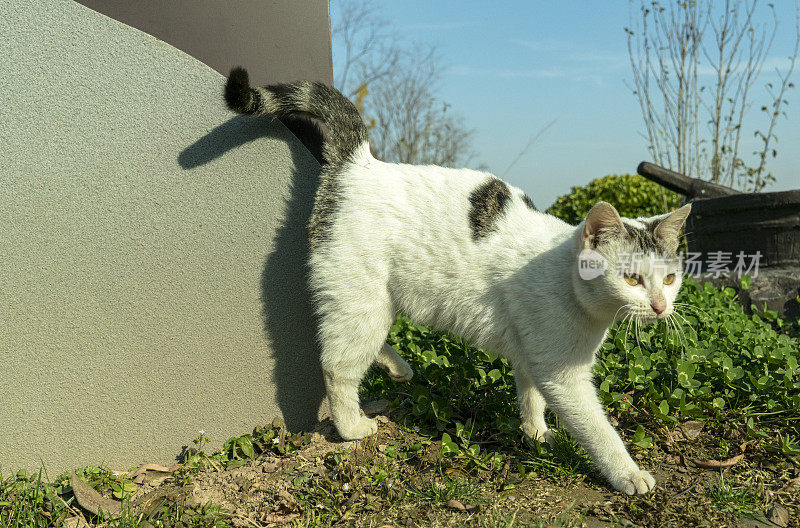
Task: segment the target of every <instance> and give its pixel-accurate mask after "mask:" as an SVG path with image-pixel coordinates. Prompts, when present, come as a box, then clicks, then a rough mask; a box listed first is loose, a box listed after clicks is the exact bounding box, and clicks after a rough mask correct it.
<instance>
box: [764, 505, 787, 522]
mask: <svg viewBox="0 0 800 528" xmlns="http://www.w3.org/2000/svg"><path fill="white" fill-rule="evenodd" d="M767 520H769V521H770V522H772V523H775V524H777V525H778V526H789V512H788V511H787V510H786V508H784V507H783V506H781V505H780V504H775V505H774V506H773V507H772V508H770V509H768V510H767Z"/></svg>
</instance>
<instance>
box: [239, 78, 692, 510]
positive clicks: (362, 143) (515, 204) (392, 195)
mask: <svg viewBox="0 0 800 528" xmlns="http://www.w3.org/2000/svg"><path fill="white" fill-rule="evenodd" d="M225 98H226V101H227V103H228V106H229V107H230V108H231V109H232V110H234V111H237V112H240V113H244V114H251V115H271V116H277V117H281V116H286V115H294V114H304V115H310V116H312V117H315V118H317V119H320V120H321V121H323V122H324V123H325V124H326V125H327V127H328V128H329V130H330V137H329V138H328V139H327V140H326V143H325V145H324V157H325V164H324V166H323V173H322V176H321V185H320V188H319V191H318V194H317V197H316V202H315V205H314V209H313V212H312V216H311V219H310V222H309V226H308V227H309V238H310V247H311V253H310V261H309V273H310V284H311V287H312V288H313V292H314V301H315V308H316V310H317V311H318V314H319V320H320V328H319V339H320V343H321V347H322V356H321V362H322V369H323V372H324V377H325V383H326V388H327V393H328V398H329V402H330V407H331V414H332V416H333V421H334V423H335V424H336V428H337V429H338V431H339V434H340V435H341V436H342V438H344V439H346V440H355V439H359V438H364V437H366V436H369V435H371V434H373V433H375V432H376V431H377V428H378V424H377V423H376V422H375V421H374V420H372V419H370V418H368V417H366V416H362V415H361V412H360V407H359V399H358V388H359V384H360V383H361V379H362V377H363V376H364V374H365V372H366V371H367V369H369V368H370V366H371V365H372V364H373V363H376V364H378V365H379V366H381V367H382V368H384V369H385V370H386V371H387V372H388V373H389V374H390V375H391V377H392V378H393V379H395V380H397V381H407V380H410V379H411V377H412V374H413V373H412V370H411V368H410V367H409V366H408V364H407V363H406V362H405V361H404V360H403V359H402V358H401V357H400V356H399V355H398V354H397V352H395V350H394V349H393V348H392V347H390V346H389V345H387V344H386V336H387V333H388V331H389V328H390V327H391V325H392V323H393V322H394V320H395V317H396V315H397V313H398V312H402V313H404V314H406V315H407V316H409V317H410V318H411V319H413V320H414V321H417V322H419V323H423V324H426V325H430V326H433V327H435V328H438V329H442V330H445V331H448V332H451V333H453V334H455V335H458V336H461V337H463V338H465V339H467V340H469V341H470V342H471V343H473V344H474V345H476V346H478V347H481V348H485V349H488V350H493V351H495V352H497V353H499V354H502V355H504V356H505V357H507V358H508V359H509V360H510V362H511V363H512V364H513V366H514V373H515V378H516V384H517V394H518V398H519V403H520V414H521V417H522V428H523V430H524V433H525V434H526V435H528V436H530V437H532V438H535V439H538V440H541V441H548V440H549V439H550V438H551V432H550V430H549V429H548V427H547V424H546V423H545V419H544V412H545V406H546V405H549V406H550V408H551V409H552V410H553V411H555V413H556V415H557V416H558V417H559V418H560V420H561V421H562V422H563V423H564V425H565V426H566V428H567V430H568V431H569V432H570V433H571V434H572V435H573V436H574V437H575V438H577V439H578V441H579V442H580V444H581V445H582V446H583V447H584V448H585V449H586V451H587V452H588V453H589V455H590V456H591V458H592V460H593V461H594V463H595V464H596V465H597V467H598V468H599V469H600V471H601V472H602V474H603V475H604V476H605V477H606V478H607V479H608V481H609V482H610V483H611V484H612V485H613V486H614V487H615V488H616V489H618V490H621V491H623V492H625V493H628V494H631V495H633V494H641V493H647V492H648V491H650V490H651V489H652V488H653V487H654V486H655V480H654V479H653V477H652V476H651V475H650V473H648V472H647V471H645V470H643V469H640V468H639V466H638V465H637V464H636V462H634V461H633V460H632V459H631V457H630V455H629V454H628V451H627V450H626V448H625V445H624V444H623V442H622V439H621V438H620V437H619V435H618V434H617V432H616V431H615V430H614V428H613V427H612V426H611V424H610V423H609V421H608V418H607V417H606V414H605V411H604V408H603V406H602V405H601V403H600V401H599V400H598V397H597V390H596V388H595V385H594V381H593V376H592V370H591V369H592V365H593V364H594V362H595V355H596V353H597V351H598V349H599V347H600V345H601V344H602V343H603V340H604V339H605V338H606V333H607V331H608V328H609V326H610V325H611V324H612V323H613V322H614V320H615V319H616V318H624V317H631V318H633V319H635V320H637V321H655V320H656V319H662V318H666V317H668V316H669V315H670V314H671V313H672V312H673V302H674V300H675V296H676V294H677V293H678V289H679V288H680V285H681V263H680V261H679V259H678V257H677V255H676V251H677V247H678V235H679V232H680V230H681V228H682V226H683V224H684V221H685V220H686V217H687V216H688V214H689V211H690V206H688V205H686V206H684V207H682V208H680V209H678V210H677V211H675V212H673V213H671V214H666V215H662V216H657V217H653V218H638V219H635V220H632V219H627V218H620V216H619V214H618V213H617V211H616V210H615V209H614V207H613V206H611V205H610V204H608V203H605V202H599V203H598V204H597V205H595V206H594V207H593V208H592V210H591V211H590V212H589V213H588V214H587V215H586V219H585V220H584V221H583V222H582V223H580V224H579V225H578V226H571V225H568V224H566V223H565V222H563V221H561V220H559V219H557V218H555V217H553V216H550V215H547V214H544V213H541V212H539V211H537V210H536V208H535V207H534V206H533V202H532V201H531V200H530V198H529V197H527V196H526V195H525V194H524V193H523V192H522V191H521V190H520V189H517V188H515V187H512V186H510V185H508V184H506V183H504V182H503V181H501V180H499V179H497V178H495V177H494V176H492V175H491V174H487V173H484V172H478V171H473V170H467V169H458V170H457V169H449V168H443V167H436V166H414V165H401V164H393V163H384V162H382V161H380V160H377V159H375V158H374V157H373V156H372V155H371V154H370V149H369V144H368V141H367V130H366V128H365V127H364V124H363V122H362V120H361V117H360V116H359V114H358V112H357V110H356V109H355V107H354V106H353V105H352V104H351V103H350V101H348V100H347V99H346V98H345V97H344V96H342V95H341V94H340V93H339V92H337V91H336V90H334V89H332V88H330V87H327V86H325V85H323V84H319V83H311V82H299V83H292V84H281V85H273V86H266V87H261V88H251V87H250V86H249V81H248V76H247V72H246V71H245V70H243V69H241V68H236V69H234V70H233V71H232V72H231V75H230V77H229V79H228V83H227V85H226V90H225ZM584 249H591V250H593V251H595V252H596V253H597V254H599V255H601V256H602V257H603V258H605V259H606V260H607V261H608V263H609V270H614V269H616V268H617V267H622V268H623V273H619V274H618V273H613V272H608V273H605V274H602V275H600V276H598V277H596V278H594V279H592V280H584V279H582V278H581V277H580V274H579V254H580V253H581V251H582V250H584ZM625 255H628V257H625ZM631 255H632V256H633V258H630V256H631ZM626 261H631V262H628V263H626ZM634 262H638V269H633V268H625V266H628V265H630V264H631V263H634Z"/></svg>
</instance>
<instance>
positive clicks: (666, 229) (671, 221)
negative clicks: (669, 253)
mask: <svg viewBox="0 0 800 528" xmlns="http://www.w3.org/2000/svg"><path fill="white" fill-rule="evenodd" d="M691 212H692V204H686V205H684V206H683V207H681V208H680V209H678V210H677V211H675V212H673V213H671V214H670V215H669V216H667V217H666V218H664V219H663V220H661V221H659V222H658V225H657V226H656V228H655V229H654V230H653V234H654V235H655V236H656V237H658V238H660V239H661V240H663V241H665V242H666V243H667V244H669V246H670V247H671V248H673V249H677V247H678V235H680V232H681V229H682V228H683V224H684V223H686V218H687V217H688V216H689V213H691Z"/></svg>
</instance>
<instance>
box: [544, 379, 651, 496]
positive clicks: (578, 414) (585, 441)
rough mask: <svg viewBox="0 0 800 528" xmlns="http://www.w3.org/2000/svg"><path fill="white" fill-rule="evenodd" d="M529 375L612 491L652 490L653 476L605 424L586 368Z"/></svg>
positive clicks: (609, 426) (633, 492) (638, 492)
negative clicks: (638, 463)
mask: <svg viewBox="0 0 800 528" xmlns="http://www.w3.org/2000/svg"><path fill="white" fill-rule="evenodd" d="M531 375H532V378H533V379H534V381H535V383H536V385H537V387H538V388H539V390H540V391H541V392H542V394H543V395H544V397H545V399H546V400H547V403H548V405H549V406H550V408H551V409H553V410H554V411H555V413H556V414H557V415H558V417H559V419H560V420H561V421H562V422H563V423H564V425H565V426H566V428H567V430H568V431H569V432H570V433H571V434H572V435H573V436H574V437H575V438H576V439H577V440H578V442H580V444H581V445H582V446H583V448H584V449H586V451H587V452H588V453H589V456H590V457H591V458H592V461H593V462H594V463H595V465H597V467H598V468H599V469H600V472H601V473H602V474H603V476H604V477H605V478H606V479H607V480H608V481H609V482H610V483H611V485H612V486H614V488H616V489H618V490H620V491H622V492H625V493H627V494H628V495H636V494H643V493H647V492H648V491H650V490H651V489H653V487H655V485H656V481H655V479H654V478H653V476H652V475H650V473H648V472H647V471H645V470H642V469H640V468H639V466H638V465H637V464H636V462H634V461H633V459H632V458H631V456H630V454H628V450H627V449H626V448H625V444H623V442H622V439H621V438H620V436H619V434H617V432H616V431H615V430H614V428H613V427H612V425H611V423H609V421H608V417H607V416H606V413H605V410H604V409H603V406H602V405H601V403H600V400H599V399H598V397H597V390H596V389H595V386H594V383H593V381H592V374H591V370H590V369H589V367H579V368H573V369H569V370H559V371H551V372H547V369H544V370H542V371H536V372H532V373H531Z"/></svg>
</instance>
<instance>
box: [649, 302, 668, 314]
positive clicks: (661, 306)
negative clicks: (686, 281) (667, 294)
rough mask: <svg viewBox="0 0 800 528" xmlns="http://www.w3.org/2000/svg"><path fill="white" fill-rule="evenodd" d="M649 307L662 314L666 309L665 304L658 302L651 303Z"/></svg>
mask: <svg viewBox="0 0 800 528" xmlns="http://www.w3.org/2000/svg"><path fill="white" fill-rule="evenodd" d="M650 307H651V308H652V309H653V311H654V312H655V313H657V314H662V313H664V310H666V309H667V305H666V304H658V303H655V304H651V305H650Z"/></svg>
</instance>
